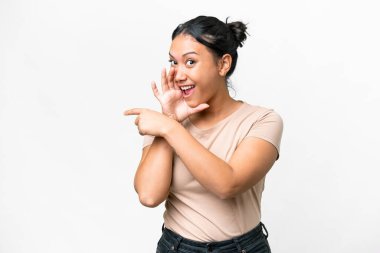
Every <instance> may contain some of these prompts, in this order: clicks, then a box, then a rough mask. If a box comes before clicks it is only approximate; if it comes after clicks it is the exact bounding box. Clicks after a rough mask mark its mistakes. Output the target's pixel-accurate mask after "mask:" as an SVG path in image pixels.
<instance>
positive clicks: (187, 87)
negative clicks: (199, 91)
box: [181, 85, 194, 91]
mask: <svg viewBox="0 0 380 253" xmlns="http://www.w3.org/2000/svg"><path fill="white" fill-rule="evenodd" d="M191 88H194V85H188V86H183V87H181V90H184V91H185V90H188V89H191Z"/></svg>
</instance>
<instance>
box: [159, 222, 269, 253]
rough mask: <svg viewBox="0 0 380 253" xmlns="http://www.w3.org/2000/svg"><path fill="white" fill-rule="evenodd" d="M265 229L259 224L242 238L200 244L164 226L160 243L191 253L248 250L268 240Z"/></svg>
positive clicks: (241, 236)
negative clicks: (260, 241) (264, 239)
mask: <svg viewBox="0 0 380 253" xmlns="http://www.w3.org/2000/svg"><path fill="white" fill-rule="evenodd" d="M263 228H264V229H265V232H266V234H268V232H267V231H266V228H265V226H264V224H263V223H261V222H260V223H259V224H258V225H257V226H256V227H255V228H253V229H252V230H250V231H248V232H247V233H245V234H242V235H240V236H237V237H234V238H231V239H228V240H223V241H217V242H199V241H194V240H190V239H187V238H184V237H182V236H181V235H179V234H177V233H175V232H173V231H172V230H170V229H168V228H165V227H164V226H163V228H162V231H163V234H162V236H161V239H160V243H163V244H165V246H166V247H168V248H171V249H183V250H187V251H189V252H196V251H198V252H201V251H202V252H203V251H205V252H211V251H213V250H214V249H218V250H224V251H227V250H236V249H238V250H240V249H242V248H246V247H248V246H249V245H252V244H253V243H256V242H257V241H258V240H260V239H263V238H266V237H267V235H265V234H264V233H263Z"/></svg>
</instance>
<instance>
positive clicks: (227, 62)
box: [219, 54, 232, 76]
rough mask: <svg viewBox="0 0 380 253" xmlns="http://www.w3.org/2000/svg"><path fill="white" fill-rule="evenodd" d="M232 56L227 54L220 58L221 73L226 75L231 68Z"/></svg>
mask: <svg viewBox="0 0 380 253" xmlns="http://www.w3.org/2000/svg"><path fill="white" fill-rule="evenodd" d="M231 64H232V57H231V55H230V54H225V55H223V56H222V58H220V59H219V75H221V76H226V75H227V73H228V71H229V70H230V68H231Z"/></svg>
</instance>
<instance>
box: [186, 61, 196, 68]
mask: <svg viewBox="0 0 380 253" xmlns="http://www.w3.org/2000/svg"><path fill="white" fill-rule="evenodd" d="M194 64H195V61H194V60H191V59H189V60H187V61H186V65H187V66H190V67H191V66H193V65H194Z"/></svg>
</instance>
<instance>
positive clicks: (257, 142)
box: [162, 121, 278, 199]
mask: <svg viewBox="0 0 380 253" xmlns="http://www.w3.org/2000/svg"><path fill="white" fill-rule="evenodd" d="M162 136H163V137H164V138H165V139H166V140H167V142H168V143H169V145H170V146H172V147H173V149H174V151H175V152H176V153H177V155H178V156H179V157H180V158H181V160H182V161H183V163H184V164H185V166H186V167H187V168H188V170H189V171H190V173H191V174H192V175H193V176H194V178H195V179H197V180H198V181H199V183H200V184H201V185H202V186H203V187H205V188H206V189H208V190H210V191H211V192H213V193H214V194H216V195H217V196H218V197H220V198H222V199H227V198H231V197H234V196H235V195H237V194H239V193H241V192H244V191H246V190H247V189H249V188H250V187H252V186H253V185H255V184H256V183H257V182H259V181H260V180H261V179H262V178H263V177H264V176H265V175H266V173H267V172H268V171H269V170H270V168H271V167H272V165H273V164H274V162H275V161H276V159H277V155H278V152H277V149H276V148H275V146H274V145H272V144H271V143H269V142H267V141H265V140H263V139H260V138H255V137H251V138H246V139H245V140H243V141H242V142H241V143H240V145H239V146H238V148H237V149H236V150H235V152H234V154H233V155H232V157H231V160H230V161H228V162H225V161H223V160H222V159H220V158H219V157H217V156H216V155H214V154H213V153H211V152H210V151H209V150H207V149H206V148H205V147H204V146H202V144H200V143H199V142H198V141H197V140H196V139H195V138H194V137H193V136H192V135H191V134H190V133H189V132H188V131H187V130H186V129H185V128H183V126H182V125H180V124H179V123H177V122H175V121H172V122H171V124H170V127H168V128H167V131H165V132H164V133H163V135H162ZM183 143H186V145H183ZM216 168H217V169H216Z"/></svg>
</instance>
